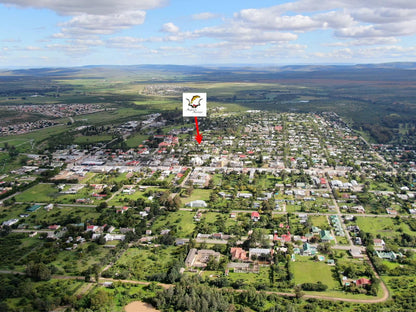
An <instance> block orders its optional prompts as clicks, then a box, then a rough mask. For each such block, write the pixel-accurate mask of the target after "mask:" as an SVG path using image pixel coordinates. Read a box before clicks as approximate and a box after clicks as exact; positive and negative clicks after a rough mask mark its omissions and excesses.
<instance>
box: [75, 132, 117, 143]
mask: <svg viewBox="0 0 416 312" xmlns="http://www.w3.org/2000/svg"><path fill="white" fill-rule="evenodd" d="M111 139H112V136H111V135H105V134H103V135H91V136H78V137H76V138H75V140H74V143H75V144H90V143H91V144H92V143H97V142H109V141H111Z"/></svg>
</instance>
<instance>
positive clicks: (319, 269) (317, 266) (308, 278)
mask: <svg viewBox="0 0 416 312" xmlns="http://www.w3.org/2000/svg"><path fill="white" fill-rule="evenodd" d="M332 268H333V267H332V266H329V265H328V264H326V263H325V262H320V261H313V260H310V257H304V256H297V257H296V261H295V262H294V263H293V271H294V277H295V283H296V284H303V283H316V282H318V281H320V282H322V284H325V285H327V286H328V290H335V289H337V288H338V287H340V285H339V283H338V282H337V281H336V280H335V279H334V277H333V274H334V273H333V272H332Z"/></svg>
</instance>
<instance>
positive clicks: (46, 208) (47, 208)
mask: <svg viewBox="0 0 416 312" xmlns="http://www.w3.org/2000/svg"><path fill="white" fill-rule="evenodd" d="M44 208H45V210H46V211H51V210H52V209H53V204H49V205H46V206H45V207H44Z"/></svg>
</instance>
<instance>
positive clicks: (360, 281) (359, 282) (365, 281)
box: [355, 277, 371, 286]
mask: <svg viewBox="0 0 416 312" xmlns="http://www.w3.org/2000/svg"><path fill="white" fill-rule="evenodd" d="M355 284H356V285H357V286H365V285H371V281H370V280H369V279H368V278H364V277H362V278H359V279H357V280H356V281H355Z"/></svg>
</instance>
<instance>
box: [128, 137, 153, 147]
mask: <svg viewBox="0 0 416 312" xmlns="http://www.w3.org/2000/svg"><path fill="white" fill-rule="evenodd" d="M148 137H149V136H148V135H145V134H135V135H133V136H131V137H129V138H128V139H127V140H126V143H127V146H128V147H132V148H137V147H138V146H139V145H140V144H143V141H144V140H147V139H148Z"/></svg>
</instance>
